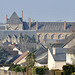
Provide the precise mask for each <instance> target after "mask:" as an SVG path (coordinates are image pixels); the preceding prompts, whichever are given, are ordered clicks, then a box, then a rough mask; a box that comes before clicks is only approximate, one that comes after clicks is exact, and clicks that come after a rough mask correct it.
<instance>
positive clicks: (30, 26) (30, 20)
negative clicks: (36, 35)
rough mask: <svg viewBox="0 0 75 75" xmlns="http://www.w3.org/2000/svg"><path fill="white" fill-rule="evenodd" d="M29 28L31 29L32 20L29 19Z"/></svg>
mask: <svg viewBox="0 0 75 75" xmlns="http://www.w3.org/2000/svg"><path fill="white" fill-rule="evenodd" d="M29 28H31V18H29Z"/></svg>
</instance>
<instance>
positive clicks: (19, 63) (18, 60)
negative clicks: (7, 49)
mask: <svg viewBox="0 0 75 75" xmlns="http://www.w3.org/2000/svg"><path fill="white" fill-rule="evenodd" d="M27 54H28V52H24V53H23V54H22V55H21V56H20V57H19V58H17V59H16V60H15V61H14V62H13V63H14V65H15V64H17V65H22V64H23V63H25V61H26V56H27Z"/></svg>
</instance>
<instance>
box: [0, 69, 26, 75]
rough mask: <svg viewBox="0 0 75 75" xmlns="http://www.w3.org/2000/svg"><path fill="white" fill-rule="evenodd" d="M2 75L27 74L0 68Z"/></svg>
mask: <svg viewBox="0 0 75 75" xmlns="http://www.w3.org/2000/svg"><path fill="white" fill-rule="evenodd" d="M0 75H26V74H25V73H22V72H17V73H16V72H15V71H6V70H0Z"/></svg>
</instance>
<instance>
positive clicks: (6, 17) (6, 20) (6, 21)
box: [6, 14, 8, 22]
mask: <svg viewBox="0 0 75 75" xmlns="http://www.w3.org/2000/svg"><path fill="white" fill-rule="evenodd" d="M7 20H8V15H7V14H6V22H7Z"/></svg>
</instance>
